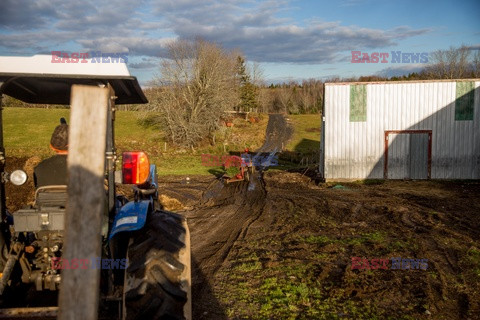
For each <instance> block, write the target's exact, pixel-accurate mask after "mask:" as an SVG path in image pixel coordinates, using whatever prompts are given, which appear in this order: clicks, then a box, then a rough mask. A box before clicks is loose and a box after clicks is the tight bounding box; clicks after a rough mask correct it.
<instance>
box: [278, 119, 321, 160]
mask: <svg viewBox="0 0 480 320" xmlns="http://www.w3.org/2000/svg"><path fill="white" fill-rule="evenodd" d="M288 118H289V119H290V120H291V123H292V125H293V128H294V132H293V136H292V138H291V139H290V141H289V142H288V143H287V145H286V148H287V149H288V150H290V151H297V152H302V153H310V152H318V150H319V148H320V115H319V114H300V115H289V116H288Z"/></svg>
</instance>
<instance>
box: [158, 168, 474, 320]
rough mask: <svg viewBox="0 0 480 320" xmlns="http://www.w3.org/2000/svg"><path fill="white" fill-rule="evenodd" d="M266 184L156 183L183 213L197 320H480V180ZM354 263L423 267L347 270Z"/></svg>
mask: <svg viewBox="0 0 480 320" xmlns="http://www.w3.org/2000/svg"><path fill="white" fill-rule="evenodd" d="M263 181H264V182H259V181H257V184H256V187H255V189H254V190H248V185H249V184H248V183H246V182H241V183H238V184H235V185H228V186H223V185H221V184H220V183H219V182H218V181H216V180H214V179H213V178H205V177H191V178H190V183H189V184H187V183H186V180H184V179H179V178H178V177H170V178H163V179H162V184H161V185H160V188H161V190H162V193H164V194H165V195H167V196H168V197H170V198H175V199H178V200H179V201H180V202H181V203H182V204H183V205H184V206H185V207H186V208H187V210H183V211H181V212H182V213H183V214H184V215H185V216H186V217H187V218H188V222H189V226H190V231H191V242H192V257H193V262H194V269H193V270H194V272H193V308H194V315H195V317H194V319H247V318H248V319H251V318H253V319H297V318H298V319H314V318H318V319H324V318H325V319H336V318H339V319H342V318H347V319H348V318H354V319H361V318H365V319H372V318H386V317H388V316H390V317H391V318H392V319H402V318H403V319H422V318H425V319H428V318H430V319H478V318H480V316H479V315H480V302H479V301H480V285H479V283H480V245H479V237H480V229H479V227H480V215H479V213H480V204H479V202H478V196H479V195H480V184H479V183H478V182H476V183H475V182H473V183H472V182H470V183H467V182H427V181H388V182H384V183H380V184H374V185H364V184H360V183H346V184H342V185H341V186H340V185H319V186H317V185H315V184H314V183H313V182H312V181H311V180H310V179H309V178H307V177H305V176H302V175H300V174H298V173H288V172H267V173H265V175H264V178H263ZM251 183H252V182H250V184H251ZM352 257H364V258H369V259H373V258H386V259H391V258H392V257H402V258H417V259H428V267H427V269H426V270H421V269H418V270H392V269H391V267H392V263H391V261H390V262H389V264H388V269H387V270H384V269H377V270H352Z"/></svg>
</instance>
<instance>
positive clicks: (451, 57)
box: [425, 46, 471, 79]
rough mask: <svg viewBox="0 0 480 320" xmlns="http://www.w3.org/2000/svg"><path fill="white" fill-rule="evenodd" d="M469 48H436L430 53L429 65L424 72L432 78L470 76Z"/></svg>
mask: <svg viewBox="0 0 480 320" xmlns="http://www.w3.org/2000/svg"><path fill="white" fill-rule="evenodd" d="M470 54H471V50H470V48H469V47H467V46H461V47H459V48H455V47H450V49H447V50H437V51H435V52H433V53H432V54H431V59H430V63H431V64H430V65H429V66H428V67H427V68H426V70H425V71H426V74H427V75H428V77H429V78H434V79H461V78H465V77H469V76H470V69H471V66H470V62H469V57H470Z"/></svg>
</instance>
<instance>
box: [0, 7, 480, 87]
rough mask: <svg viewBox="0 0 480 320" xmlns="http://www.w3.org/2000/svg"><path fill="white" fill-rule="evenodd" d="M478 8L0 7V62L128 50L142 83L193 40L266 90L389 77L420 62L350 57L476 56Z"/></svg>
mask: <svg viewBox="0 0 480 320" xmlns="http://www.w3.org/2000/svg"><path fill="white" fill-rule="evenodd" d="M479 13H480V1H479V0H471V1H422V0H417V1H410V0H407V1H400V0H398V1H388V0H384V1H378V0H376V1H374V0H341V1H313V0H309V1H306V0H305V1H301V0H290V1H288V0H280V1H256V0H239V1H237V0H204V1H200V0H161V1H154V0H140V1H131V0H109V1H93V0H85V1H71V0H36V1H33V0H32V1H30V0H2V10H1V11H0V55H32V54H39V53H43V54H49V53H50V52H51V51H66V52H86V51H102V52H128V66H129V69H130V72H131V73H132V74H133V75H135V76H137V77H138V78H139V80H140V82H141V83H142V84H144V85H145V84H147V83H148V81H149V80H150V79H152V77H153V76H154V75H155V74H157V70H158V65H159V61H160V59H163V58H165V57H166V56H167V52H166V49H165V45H166V44H167V43H168V41H171V40H172V39H176V38H179V37H180V38H193V37H196V36H200V37H202V38H204V39H207V40H211V41H215V42H217V43H219V44H221V45H222V46H224V47H226V48H229V49H234V48H235V49H239V50H241V51H242V52H243V53H244V54H245V55H246V57H247V59H248V60H250V61H256V62H258V63H259V64H260V66H261V67H262V69H263V70H264V78H265V80H266V82H268V83H270V82H282V81H288V80H301V79H306V78H317V79H325V78H329V77H335V76H338V77H352V76H361V75H372V74H380V75H394V74H404V73H408V72H409V71H415V70H418V69H419V68H421V67H422V66H423V65H422V64H419V63H400V64H399V63H391V61H390V60H391V58H389V59H388V60H389V62H388V63H384V64H382V63H359V64H356V63H351V59H352V55H351V51H361V52H362V53H368V54H369V55H370V54H371V53H373V52H387V53H390V52H391V51H401V52H403V53H423V52H428V53H429V52H432V51H434V50H438V49H447V48H449V47H450V46H460V45H462V44H465V45H468V46H471V47H472V49H475V48H477V49H478V48H480V19H479Z"/></svg>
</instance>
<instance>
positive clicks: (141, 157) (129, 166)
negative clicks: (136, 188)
mask: <svg viewBox="0 0 480 320" xmlns="http://www.w3.org/2000/svg"><path fill="white" fill-rule="evenodd" d="M122 159H123V160H122V179H123V183H125V184H143V183H145V181H147V179H148V176H149V174H150V162H149V161H148V157H147V155H146V154H145V153H144V152H142V151H135V152H124V153H123V154H122Z"/></svg>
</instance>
